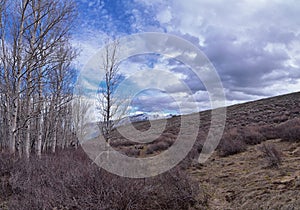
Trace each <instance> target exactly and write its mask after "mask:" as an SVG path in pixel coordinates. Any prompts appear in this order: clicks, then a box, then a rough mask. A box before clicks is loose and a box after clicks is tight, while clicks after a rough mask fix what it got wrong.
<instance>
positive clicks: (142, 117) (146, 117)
mask: <svg viewBox="0 0 300 210" xmlns="http://www.w3.org/2000/svg"><path fill="white" fill-rule="evenodd" d="M173 116H175V115H172V114H157V113H155V114H148V113H141V114H136V115H130V116H128V117H125V118H123V119H121V120H120V122H119V123H118V124H117V125H116V127H118V126H121V125H126V124H129V123H134V122H143V121H147V120H159V119H168V118H171V117H173Z"/></svg>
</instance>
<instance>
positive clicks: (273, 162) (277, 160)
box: [259, 144, 282, 168]
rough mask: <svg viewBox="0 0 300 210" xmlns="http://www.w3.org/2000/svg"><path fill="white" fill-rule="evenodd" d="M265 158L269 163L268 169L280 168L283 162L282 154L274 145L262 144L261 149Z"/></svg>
mask: <svg viewBox="0 0 300 210" xmlns="http://www.w3.org/2000/svg"><path fill="white" fill-rule="evenodd" d="M259 150H260V151H261V152H262V154H263V156H264V158H265V159H266V161H267V167H271V168H278V167H279V166H280V164H281V162H282V153H281V152H279V151H278V150H277V148H276V147H275V146H274V145H271V144H262V146H260V147H259Z"/></svg>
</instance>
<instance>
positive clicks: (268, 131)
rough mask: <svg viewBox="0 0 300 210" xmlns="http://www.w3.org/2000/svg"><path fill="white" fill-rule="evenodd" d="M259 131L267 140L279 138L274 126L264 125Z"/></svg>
mask: <svg viewBox="0 0 300 210" xmlns="http://www.w3.org/2000/svg"><path fill="white" fill-rule="evenodd" d="M258 130H259V132H260V133H261V134H262V135H263V136H264V137H265V138H266V139H276V138H278V132H277V131H276V129H275V126H274V125H263V126H260V127H259V128H258Z"/></svg>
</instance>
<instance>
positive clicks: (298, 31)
mask: <svg viewBox="0 0 300 210" xmlns="http://www.w3.org/2000/svg"><path fill="white" fill-rule="evenodd" d="M78 1H79V5H80V6H81V8H84V9H82V13H81V16H82V17H81V18H80V19H81V22H80V24H79V25H80V26H81V30H80V33H77V38H76V39H75V40H74V43H75V45H76V46H78V45H80V46H81V49H82V51H83V52H82V54H81V57H80V59H79V63H84V62H86V61H87V60H88V57H89V56H91V55H93V53H94V52H95V51H96V50H97V48H99V47H100V46H102V44H103V43H102V42H101V41H99V40H100V39H102V40H103V37H105V34H109V35H113V36H118V35H119V36H122V35H128V34H132V33H137V32H148V31H159V32H167V33H171V34H174V35H177V36H180V37H182V38H183V39H185V40H187V41H189V42H191V43H193V44H194V45H195V46H197V47H198V48H200V49H201V50H202V51H203V52H204V54H205V55H206V56H207V57H208V58H209V60H210V61H211V63H212V64H213V65H214V67H215V69H216V71H217V72H218V74H219V76H220V79H221V81H222V83H223V86H224V90H225V94H226V98H227V100H228V101H227V105H230V104H234V103H239V102H245V101H249V100H256V99H259V98H264V97H269V96H274V95H279V94H284V93H289V92H293V91H299V90H300V27H299V26H300V18H299V14H300V4H299V3H298V2H296V1H293V0H288V1H283V0H282V1H281V0H274V1H266V0H259V1H252V0H244V1H235V0H228V1H225V0H216V1H211V0H201V1H199V0H186V1H180V0H174V1H173V0H172V1H171V0H166V1H161V0H153V1H148V0H128V1H119V0H118V1H108V0H104V1H93V3H91V1H86V0H81V1H80V0H78ZM158 41H161V43H164V40H149V42H148V43H146V44H145V45H149V46H150V45H152V44H153V42H158ZM78 43H80V44H78ZM133 47H135V48H140V47H144V46H133ZM149 48H151V47H149ZM165 51H166V52H168V55H169V56H170V57H171V58H172V59H170V58H169V59H168V58H165V57H163V56H161V55H141V56H134V57H131V58H128V59H127V60H124V61H122V63H121V66H120V68H121V73H122V74H123V75H124V76H125V77H130V76H132V75H137V74H138V73H139V72H141V71H145V72H148V73H147V74H145V75H148V76H149V74H150V76H151V71H152V70H163V71H165V72H167V73H169V74H172V75H173V76H175V77H176V78H177V79H174V78H172V77H169V76H167V74H160V75H152V76H151V77H150V76H149V78H148V77H145V75H144V76H143V75H140V77H139V78H135V80H136V81H135V84H133V83H132V84H131V85H132V86H134V87H136V88H137V87H143V86H145V84H148V85H149V86H150V85H152V86H154V87H160V88H162V89H163V90H160V91H161V92H159V93H158V92H151V91H150V92H148V93H151V94H142V95H139V96H138V99H139V100H135V101H134V104H135V106H136V107H139V109H141V110H143V111H149V110H152V111H155V110H157V109H159V108H161V109H166V110H168V109H169V110H171V109H175V110H176V109H178V104H177V105H176V102H175V101H174V99H180V100H181V101H184V102H186V104H185V105H186V109H185V110H184V112H186V113H188V110H190V111H191V110H192V109H189V105H187V103H188V102H190V101H192V99H193V100H195V101H196V102H194V103H196V104H197V105H198V107H201V109H202V108H203V107H205V108H209V107H210V104H209V97H208V95H209V94H208V93H207V92H206V87H205V85H204V84H203V81H206V84H208V83H213V82H214V81H210V75H209V72H208V71H206V70H205V69H206V68H209V67H208V65H207V64H205V65H206V66H205V65H204V66H202V67H201V68H202V69H201V72H202V75H201V76H202V77H201V78H199V77H198V75H195V73H194V72H193V71H192V70H191V69H190V68H189V67H188V66H186V65H184V64H183V63H181V62H180V61H178V60H176V58H177V57H179V56H182V55H183V54H184V56H185V57H187V58H190V59H191V60H193V59H197V58H196V57H195V56H196V55H195V54H193V53H190V52H189V51H186V52H182V51H178V50H177V49H176V48H174V49H171V48H170V49H165ZM149 71H150V73H149ZM182 83H183V84H185V85H186V86H187V87H188V88H189V91H188V92H187V91H186V89H185V86H184V85H182ZM147 102H148V103H147ZM133 107H134V106H133ZM176 107H177V108H176Z"/></svg>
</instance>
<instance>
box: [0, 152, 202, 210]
mask: <svg viewBox="0 0 300 210" xmlns="http://www.w3.org/2000/svg"><path fill="white" fill-rule="evenodd" d="M4 172H6V173H8V174H9V178H8V179H7V180H6V188H1V192H0V195H1V196H2V198H3V199H4V200H7V201H8V207H9V209H53V208H57V209H146V210H147V209H189V208H191V207H192V206H195V205H199V203H198V201H196V199H195V198H196V197H197V195H198V193H199V188H198V183H196V182H194V181H193V180H192V179H191V178H189V177H188V176H187V174H186V173H185V172H183V171H180V170H179V169H178V168H176V169H173V170H171V171H170V172H167V173H164V174H162V175H159V176H157V177H153V178H147V179H130V178H122V177H118V176H115V175H112V174H110V173H108V172H106V171H104V170H102V169H99V168H98V167H97V166H95V165H93V164H91V161H90V160H89V159H88V158H87V157H86V155H85V154H84V152H83V151H81V150H78V151H75V152H74V151H62V152H58V153H57V154H55V155H52V154H48V155H45V156H43V157H42V159H41V160H39V159H36V158H34V157H33V158H32V159H30V161H28V162H27V161H25V160H18V161H16V162H14V161H11V160H10V157H9V156H5V157H1V174H2V173H4ZM6 192H9V194H6V195H5V193H6ZM203 205H204V204H203Z"/></svg>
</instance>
